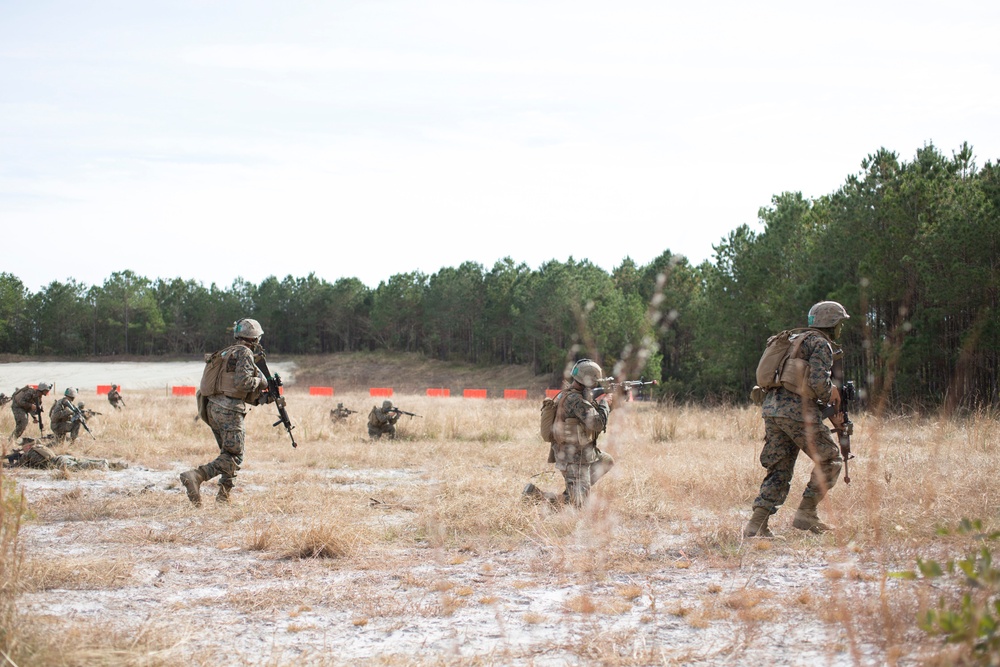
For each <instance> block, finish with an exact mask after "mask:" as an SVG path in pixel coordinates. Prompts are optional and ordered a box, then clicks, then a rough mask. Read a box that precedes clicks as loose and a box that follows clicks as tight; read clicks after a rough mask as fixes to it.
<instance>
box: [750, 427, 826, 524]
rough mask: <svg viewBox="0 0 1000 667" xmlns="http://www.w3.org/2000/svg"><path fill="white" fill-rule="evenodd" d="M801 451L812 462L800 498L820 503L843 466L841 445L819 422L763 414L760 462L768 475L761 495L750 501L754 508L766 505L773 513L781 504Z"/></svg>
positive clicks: (785, 496) (765, 477)
mask: <svg viewBox="0 0 1000 667" xmlns="http://www.w3.org/2000/svg"><path fill="white" fill-rule="evenodd" d="M800 451H802V452H805V453H806V455H807V456H808V457H809V458H810V459H812V460H813V463H814V465H813V469H812V474H811V475H810V476H809V483H808V484H807V485H806V489H805V491H803V492H802V497H803V498H815V499H816V502H819V501H820V500H822V499H823V497H824V496H825V495H826V493H827V492H828V491H829V490H830V489H832V488H833V487H834V485H836V483H837V480H838V479H839V478H840V469H841V468H842V467H843V465H844V460H843V459H842V458H840V447H839V446H838V445H837V443H836V442H834V440H833V437H832V436H831V435H830V429H828V428H827V427H825V426H824V425H823V424H822V423H819V424H816V423H812V424H809V423H805V422H800V421H795V420H794V419H788V418H787V417H764V449H762V450H761V452H760V464H761V465H762V466H764V468H765V469H766V470H767V474H766V475H765V476H764V481H763V482H762V483H761V485H760V495H758V496H757V498H756V499H755V500H754V501H753V506H754V508H757V507H766V508H767V509H768V510H770V511H771V514H774V513H775V512H777V511H778V507H780V506H781V505H782V504H784V502H785V499H786V498H787V497H788V490H789V488H790V487H791V484H792V474H793V473H794V472H795V460H796V459H797V458H798V455H799V452H800Z"/></svg>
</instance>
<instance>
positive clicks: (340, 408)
mask: <svg viewBox="0 0 1000 667" xmlns="http://www.w3.org/2000/svg"><path fill="white" fill-rule="evenodd" d="M353 412H354V410H349V409H347V408H345V407H344V404H343V403H337V407H335V408H334V409H333V410H330V419H331V420H333V421H335V422H341V421H344V420H345V419H347V418H348V417H350V416H351V414H352V413H353Z"/></svg>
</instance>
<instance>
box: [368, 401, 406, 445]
mask: <svg viewBox="0 0 1000 667" xmlns="http://www.w3.org/2000/svg"><path fill="white" fill-rule="evenodd" d="M401 416H402V415H400V414H398V413H394V412H388V411H386V410H383V409H382V408H380V407H378V406H375V407H373V408H372V411H371V412H369V413H368V437H369V438H372V439H373V440H378V439H379V438H381V437H382V436H383V435H387V436H389V439H390V440H392V439H394V438H395V437H396V422H398V421H399V418H400V417H401Z"/></svg>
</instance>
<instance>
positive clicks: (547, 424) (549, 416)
mask: <svg viewBox="0 0 1000 667" xmlns="http://www.w3.org/2000/svg"><path fill="white" fill-rule="evenodd" d="M562 395H563V393H562V392H561V391H560V392H559V393H558V394H556V395H555V397H554V398H553V397H550V396H546V397H545V398H544V399H543V400H542V416H541V422H540V424H539V435H541V436H542V442H548V443H553V442H555V438H554V437H553V436H552V425H553V424H555V423H556V410H557V409H558V408H559V401H561V400H562Z"/></svg>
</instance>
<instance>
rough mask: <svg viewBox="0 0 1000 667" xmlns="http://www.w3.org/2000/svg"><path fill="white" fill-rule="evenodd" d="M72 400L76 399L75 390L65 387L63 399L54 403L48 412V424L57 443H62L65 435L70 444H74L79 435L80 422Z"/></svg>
mask: <svg viewBox="0 0 1000 667" xmlns="http://www.w3.org/2000/svg"><path fill="white" fill-rule="evenodd" d="M74 398H76V389H74V388H73V387H67V388H66V391H65V392H63V397H62V398H60V399H59V400H58V401H56V402H55V404H54V405H53V406H52V409H51V410H49V422H50V424H51V426H52V433H53V434H54V435H55V436H56V441H57V442H60V443H61V442H64V441H65V440H66V436H67V435H68V436H69V438H70V442H75V441H76V438H77V436H78V435H80V425H81V422H80V418H79V416H78V414H79V413H78V412H77V409H76V406H75V405H73V399H74ZM74 417H75V419H74Z"/></svg>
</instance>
